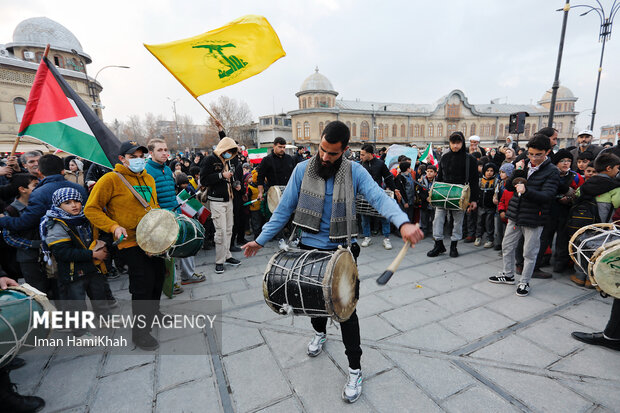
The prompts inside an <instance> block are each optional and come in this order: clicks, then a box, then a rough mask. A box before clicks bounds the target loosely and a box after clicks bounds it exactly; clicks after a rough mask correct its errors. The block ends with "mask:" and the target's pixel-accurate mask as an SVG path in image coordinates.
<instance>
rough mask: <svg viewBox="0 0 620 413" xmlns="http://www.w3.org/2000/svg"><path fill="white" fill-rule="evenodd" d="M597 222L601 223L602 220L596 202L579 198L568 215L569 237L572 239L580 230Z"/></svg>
mask: <svg viewBox="0 0 620 413" xmlns="http://www.w3.org/2000/svg"><path fill="white" fill-rule="evenodd" d="M597 222H601V218H600V217H599V215H598V205H596V200H595V199H583V198H578V199H577V201H576V203H575V205H573V206H572V207H571V209H570V211H569V213H568V220H567V221H566V228H567V230H568V236H569V237H572V236H573V234H574V233H575V232H577V230H578V229H579V228H583V227H585V226H586V225H592V224H596V223H597Z"/></svg>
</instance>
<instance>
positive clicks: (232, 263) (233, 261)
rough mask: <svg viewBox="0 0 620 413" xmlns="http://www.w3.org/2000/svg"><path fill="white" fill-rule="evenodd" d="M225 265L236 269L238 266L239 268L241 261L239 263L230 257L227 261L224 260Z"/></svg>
mask: <svg viewBox="0 0 620 413" xmlns="http://www.w3.org/2000/svg"><path fill="white" fill-rule="evenodd" d="M226 264H228V265H232V266H234V267H238V266H239V264H241V261H239V260H238V259H236V258H232V257H230V258H229V259H227V260H226Z"/></svg>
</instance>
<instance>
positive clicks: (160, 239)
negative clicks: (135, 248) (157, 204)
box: [136, 209, 205, 258]
mask: <svg viewBox="0 0 620 413" xmlns="http://www.w3.org/2000/svg"><path fill="white" fill-rule="evenodd" d="M204 238H205V229H204V227H203V226H202V224H200V222H198V221H196V220H195V219H192V218H188V217H186V216H185V215H176V214H174V213H173V212H170V211H167V210H165V209H152V210H150V211H149V212H148V213H147V214H146V215H145V216H144V217H142V219H141V220H140V223H139V224H138V227H137V228H136V241H137V242H138V245H139V246H140V248H142V249H143V250H144V251H145V252H148V253H149V254H152V255H162V256H169V257H176V258H185V257H191V256H193V255H196V254H197V253H198V251H200V248H202V243H203V240H204Z"/></svg>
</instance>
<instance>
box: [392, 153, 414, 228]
mask: <svg viewBox="0 0 620 413" xmlns="http://www.w3.org/2000/svg"><path fill="white" fill-rule="evenodd" d="M398 169H399V170H400V172H399V173H398V175H396V178H395V179H394V185H396V189H398V190H399V191H400V193H401V200H400V202H399V203H398V204H399V206H400V208H401V209H402V210H403V211H404V212H405V213H406V214H407V216H408V217H409V221H411V222H413V223H415V222H417V221H416V220H415V217H414V213H413V206H414V205H413V204H414V202H415V197H416V196H415V186H414V185H415V184H414V179H415V177H414V176H412V174H414V172H413V171H412V169H411V162H409V161H402V162H400V163H399V164H398Z"/></svg>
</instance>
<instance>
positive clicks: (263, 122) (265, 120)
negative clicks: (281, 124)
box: [260, 118, 271, 125]
mask: <svg viewBox="0 0 620 413" xmlns="http://www.w3.org/2000/svg"><path fill="white" fill-rule="evenodd" d="M260 124H261V125H271V118H262V119H261V120H260Z"/></svg>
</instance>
